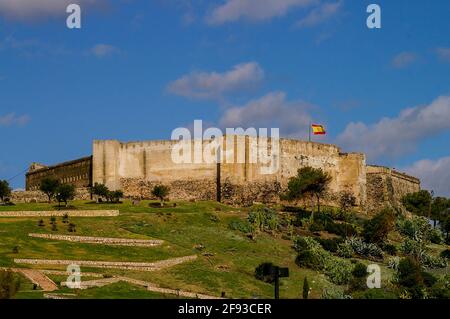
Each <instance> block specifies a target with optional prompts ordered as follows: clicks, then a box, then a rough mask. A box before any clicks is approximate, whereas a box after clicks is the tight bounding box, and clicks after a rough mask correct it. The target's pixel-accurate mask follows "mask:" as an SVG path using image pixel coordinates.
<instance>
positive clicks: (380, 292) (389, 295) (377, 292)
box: [353, 288, 398, 299]
mask: <svg viewBox="0 0 450 319" xmlns="http://www.w3.org/2000/svg"><path fill="white" fill-rule="evenodd" d="M353 296H354V297H355V298H357V299H397V298H398V296H397V294H396V293H395V292H393V291H389V290H384V289H382V288H379V289H368V290H365V291H363V292H358V293H354V294H353Z"/></svg>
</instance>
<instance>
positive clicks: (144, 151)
mask: <svg viewBox="0 0 450 319" xmlns="http://www.w3.org/2000/svg"><path fill="white" fill-rule="evenodd" d="M230 141H231V142H232V143H230ZM197 142H198V141H197ZM177 143H179V141H176V140H167V141H142V142H127V143H122V142H119V141H116V140H95V141H94V142H93V153H92V156H89V157H85V158H81V159H77V160H73V161H70V162H65V163H61V164H57V165H54V166H45V165H42V164H37V163H33V164H32V165H31V166H30V169H29V171H28V173H27V174H26V190H27V191H37V190H38V189H39V185H40V181H41V180H42V179H43V178H45V177H48V176H53V177H56V178H58V179H59V180H60V181H61V182H62V183H70V184H74V185H75V186H76V187H77V189H78V190H79V191H80V194H82V193H83V192H82V191H83V190H85V191H84V196H85V197H86V194H87V193H88V191H87V190H88V189H89V186H91V185H93V184H94V183H102V184H105V185H107V186H108V187H109V188H110V189H112V190H115V189H122V190H123V191H124V194H125V196H126V197H129V198H142V199H144V198H151V197H152V195H151V190H152V188H153V186H154V185H157V184H164V185H167V186H169V187H170V198H172V199H182V200H218V201H221V202H224V203H229V204H236V205H248V204H251V203H253V202H276V201H278V200H279V194H280V193H281V192H283V191H284V189H285V188H286V186H287V183H288V181H289V178H290V177H292V176H295V175H296V172H297V170H298V169H299V168H301V167H305V166H311V167H315V168H322V169H323V170H324V171H326V172H328V173H329V174H330V175H331V177H332V181H331V183H330V185H329V196H328V197H327V201H328V202H329V203H330V204H333V203H335V204H336V203H337V198H338V196H339V194H340V193H342V192H344V191H346V192H350V193H352V194H353V195H354V196H355V198H356V202H357V205H358V207H359V208H360V209H361V210H363V211H369V212H370V211H375V210H377V209H379V208H381V207H384V206H386V205H389V206H398V205H399V202H400V199H401V197H402V196H404V195H405V194H407V193H412V192H417V191H419V190H420V180H418V179H417V178H415V177H412V176H409V175H406V174H404V173H401V172H398V171H396V170H394V169H390V168H386V167H381V166H369V165H366V159H365V155H364V154H361V153H343V152H342V151H341V150H340V148H339V147H337V146H335V145H330V144H321V143H314V142H306V141H301V140H293V139H283V138H282V139H279V142H278V143H279V146H278V148H279V153H278V155H277V158H276V161H277V164H278V169H277V170H276V171H274V172H271V173H270V174H267V173H262V172H263V170H262V168H263V166H264V164H263V163H255V162H254V161H251V160H250V157H251V152H252V147H254V145H257V143H258V140H257V138H255V137H249V136H231V137H227V138H225V139H223V141H222V142H221V143H222V145H220V147H221V149H223V150H226V149H227V148H228V149H229V148H230V147H231V148H232V149H233V150H234V153H231V154H232V155H231V156H232V157H233V156H234V158H232V159H234V160H231V161H217V162H195V163H174V161H173V158H172V154H173V149H174V147H175V146H176V145H177ZM192 143H193V144H195V143H196V141H192ZM200 143H201V144H204V143H207V141H203V140H202V141H200ZM268 144H269V145H270V143H268ZM192 146H193V148H195V146H194V145H192ZM239 154H243V156H242V161H238V160H236V157H237V156H239Z"/></svg>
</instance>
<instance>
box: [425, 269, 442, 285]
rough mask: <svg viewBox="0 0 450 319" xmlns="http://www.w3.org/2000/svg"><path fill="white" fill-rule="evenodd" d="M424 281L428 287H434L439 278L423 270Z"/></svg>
mask: <svg viewBox="0 0 450 319" xmlns="http://www.w3.org/2000/svg"><path fill="white" fill-rule="evenodd" d="M422 278H423V283H424V284H425V286H427V287H432V286H433V285H434V284H435V283H437V281H438V279H437V278H436V277H435V276H433V275H432V274H430V273H429V272H425V271H423V272H422Z"/></svg>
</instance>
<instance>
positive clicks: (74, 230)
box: [67, 223, 77, 233]
mask: <svg viewBox="0 0 450 319" xmlns="http://www.w3.org/2000/svg"><path fill="white" fill-rule="evenodd" d="M76 227H77V226H76V225H75V224H73V223H70V224H69V226H68V227H67V230H68V231H69V233H76V232H77V228H76Z"/></svg>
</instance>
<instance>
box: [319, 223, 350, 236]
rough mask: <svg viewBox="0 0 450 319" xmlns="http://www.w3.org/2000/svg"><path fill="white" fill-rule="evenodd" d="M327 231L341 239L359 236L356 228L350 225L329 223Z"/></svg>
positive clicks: (326, 226) (326, 227)
mask: <svg viewBox="0 0 450 319" xmlns="http://www.w3.org/2000/svg"><path fill="white" fill-rule="evenodd" d="M325 230H326V231H327V232H329V233H332V234H336V235H338V236H341V237H350V236H356V235H357V234H358V231H357V230H356V227H355V226H354V225H352V224H349V223H335V222H328V223H326V224H325Z"/></svg>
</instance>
